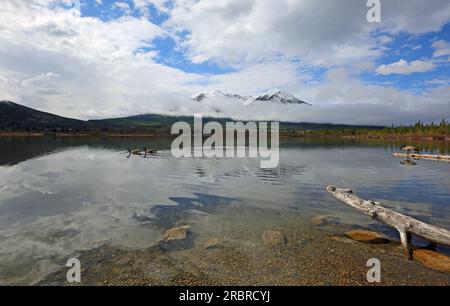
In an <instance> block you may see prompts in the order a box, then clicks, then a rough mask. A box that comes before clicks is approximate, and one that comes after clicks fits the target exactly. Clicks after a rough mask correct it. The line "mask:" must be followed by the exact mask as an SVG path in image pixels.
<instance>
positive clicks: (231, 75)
mask: <svg viewBox="0 0 450 306" xmlns="http://www.w3.org/2000/svg"><path fill="white" fill-rule="evenodd" d="M368 10H369V8H368V7H367V5H366V0H320V1H317V0H277V1H273V0H220V1H219V0H170V1H167V0H121V1H114V0H81V2H79V1H74V0H1V1H0V100H5V99H6V100H12V101H15V102H18V103H22V104H24V105H27V106H30V107H34V108H38V109H40V110H44V111H49V112H54V113H57V114H61V115H64V116H69V117H75V118H81V119H91V118H105V117H117V116H126V115H133V114H140V113H167V114H168V113H177V114H178V113H179V114H181V113H183V114H191V113H193V112H198V111H201V109H200V110H199V109H198V107H199V106H198V105H195V103H193V101H192V100H190V97H191V96H192V95H194V94H197V93H199V92H202V91H209V90H214V89H220V90H222V91H224V92H229V93H238V94H242V95H254V94H260V93H262V92H265V91H267V90H269V89H271V88H274V87H276V88H280V89H282V90H285V91H288V92H291V93H293V94H294V95H296V96H297V97H298V98H300V99H302V100H305V101H308V102H310V103H311V104H313V105H314V106H313V107H306V106H286V107H270V108H265V109H251V110H250V111H249V110H248V109H245V110H242V109H240V108H236V107H235V108H233V109H231V110H230V115H232V116H235V117H239V116H250V115H251V116H253V117H257V118H258V119H277V120H298V121H310V122H334V123H362V124H391V123H395V124H400V123H411V122H415V121H417V120H423V121H430V120H440V119H441V118H447V119H450V84H449V83H450V1H448V0H428V1H423V0H408V1H405V0H384V1H383V0H381V22H380V23H369V22H368V21H367V18H366V15H367V11H368Z"/></svg>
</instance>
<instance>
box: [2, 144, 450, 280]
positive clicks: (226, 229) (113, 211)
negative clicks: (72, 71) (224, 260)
mask: <svg viewBox="0 0 450 306" xmlns="http://www.w3.org/2000/svg"><path fill="white" fill-rule="evenodd" d="M403 144H404V143H396V142H395V141H356V140H339V139H334V140H325V139H319V140H315V139H285V140H282V141H281V144H280V146H281V147H280V164H279V167H278V168H276V169H261V168H259V162H258V160H257V159H252V158H221V159H215V158H211V159H208V158H197V159H196V158H186V159H175V158H173V157H172V155H171V151H170V140H167V139H158V138H125V137H124V138H108V137H105V138H75V137H73V138H54V137H36V138H20V137H17V138H7V137H3V138H0V284H33V283H36V282H39V281H42V280H45V279H46V277H48V275H49V274H51V273H56V272H57V271H64V269H63V268H62V267H64V265H65V261H66V260H67V259H68V258H70V257H77V256H79V255H80V254H89V253H85V252H89V251H91V252H97V253H96V254H97V255H98V254H100V255H98V256H103V255H101V254H104V253H105V252H102V251H97V250H99V248H100V249H101V248H102V247H105V246H107V247H109V248H113V249H114V250H116V251H117V250H121V251H120V252H122V251H124V250H125V251H129V252H141V251H143V250H149V249H151V250H153V251H152V252H156V251H154V250H155V249H154V247H155V246H158V245H159V242H160V240H161V237H162V236H163V235H164V232H165V231H166V230H168V229H170V228H173V227H175V226H178V225H186V224H187V225H190V226H192V228H193V232H194V234H195V235H194V237H193V238H194V239H193V242H192V245H191V246H189V247H187V249H193V250H195V249H200V248H201V247H200V246H201V245H202V244H203V243H204V242H205V241H206V240H208V239H211V238H214V237H217V238H218V239H219V240H220V241H223V244H224V249H225V250H228V249H227V246H229V247H230V250H231V247H232V248H233V250H239V252H244V253H245V252H250V251H251V252H252V254H253V255H252V256H253V257H252V258H253V259H252V262H251V264H252V267H251V268H250V267H249V268H248V269H249V271H253V272H252V273H255V275H253V276H248V277H249V279H248V283H254V282H253V280H254V279H258V275H257V274H258V273H257V272H255V271H257V270H256V266H258V265H259V264H260V262H259V259H258V258H260V257H261V256H260V255H261V254H264V253H263V250H264V248H263V247H262V246H261V241H260V240H261V233H262V232H263V231H264V230H267V229H277V230H283V231H284V230H286V231H288V232H289V233H293V232H296V231H297V230H299V231H300V230H301V231H303V232H302V233H303V234H304V235H305V236H307V237H309V238H308V239H306V238H304V237H303V238H302V237H300V236H299V237H300V238H298V239H297V238H295V237H296V236H295V235H294V234H292V235H293V236H292V237H294V238H292V239H290V240H289V239H288V240H289V241H291V242H292V241H306V242H305V244H306V243H307V241H314V240H315V237H325V236H330V235H340V234H342V233H343V232H344V231H345V230H346V229H352V228H366V229H374V230H377V231H380V232H383V233H384V234H385V235H387V236H388V237H391V238H393V239H398V238H397V237H396V233H395V232H394V231H393V230H391V229H390V228H389V227H387V226H384V225H383V224H381V223H379V222H376V221H372V220H370V218H368V217H366V216H364V215H362V214H361V213H359V212H358V211H356V210H354V209H352V208H350V207H348V206H346V205H345V204H343V203H341V202H339V201H338V200H336V199H335V198H333V197H332V196H331V195H330V194H328V193H327V192H326V189H325V188H326V186H327V185H337V186H339V187H344V188H351V189H353V190H354V192H355V193H356V194H358V195H359V196H361V197H362V198H366V199H371V200H377V201H381V202H382V203H383V204H384V205H385V206H386V207H390V208H392V209H394V210H396V211H398V212H402V213H405V214H408V215H411V216H414V217H415V218H417V219H419V220H422V221H425V222H428V223H431V224H433V225H437V226H440V227H444V228H447V229H450V175H449V174H450V163H445V162H435V161H425V160H418V161H416V165H413V166H406V165H403V164H401V163H400V161H401V159H398V158H394V157H393V156H392V152H395V151H399V148H400V146H401V145H403ZM416 145H417V146H419V147H420V148H421V149H423V150H424V151H426V152H434V153H436V152H440V153H448V152H449V144H448V143H445V142H444V143H418V144H416ZM142 147H148V148H153V149H158V153H157V154H155V155H150V156H148V157H147V158H142V157H139V156H130V157H129V156H128V153H127V150H128V148H142ZM321 215H332V216H335V217H336V218H338V219H339V224H334V225H330V226H325V227H314V226H311V223H310V222H309V220H310V219H311V218H312V217H314V216H321ZM298 235H300V234H298ZM288 238H289V237H288ZM317 239H319V238H317ZM320 239H322V238H320ZM291 242H290V243H291ZM415 243H416V244H418V245H420V244H423V243H424V242H423V241H419V240H415ZM322 245H323V244H322ZM292 247H294V245H293V246H292ZM295 247H300V244H296V245H295ZM336 249H337V250H339V247H336ZM442 250H443V252H448V250H447V249H442ZM323 251H324V252H325V249H324V250H323ZM117 252H119V251H117ZM192 252H193V251H192ZM198 252H200V250H199V251H198ZM201 252H203V251H201ZM215 252H219V253H220V252H221V251H220V249H219V250H218V251H215ZM224 252H225V251H224ZM230 252H231V251H230ZM305 252H306V251H305ZM355 252H357V251H355ZM368 252H369V251H368ZM120 254H122V253H120ZM120 254H119V255H117V256H123V257H122V259H123V258H126V256H125V255H123V254H122V255H120ZM133 254H137V253H133ZM158 254H159V253H158ZM193 254H194V253H189V250H187V251H183V250H181V251H176V250H175V251H165V252H162V253H161V254H160V255H157V256H165V257H167V258H171V260H173V261H174V262H175V261H176V263H177V266H178V268H179V269H181V270H184V271H186V270H187V269H188V267H192V265H197V266H198V267H200V268H199V269H204V272H202V273H204V274H203V275H209V276H208V277H209V279H210V280H211V282H212V283H226V282H225V281H224V282H219V277H218V278H217V279H215V278H214V277H213V276H212V275H213V274H212V273H213V272H211V271H209V270H208V269H209V268H206V267H203V266H202V263H200V262H199V261H201V259H198V258H197V259H195V258H194V255H193ZM199 254H200V253H199ZM202 254H203V253H202ZM297 254H302V256H306V255H303V253H298V252H297ZM105 256H106V255H105ZM130 256H131V255H130ZM136 256H137V255H136ZM155 256H156V255H155ZM196 256H197V255H196ZM208 256H209V255H208ZM211 256H218V255H217V254H216V255H211ZM233 256H234V255H233ZM248 256H250V255H248ZM280 256H283V255H280ZM299 256H300V255H299ZM324 256H325V255H324ZM330 256H331V255H330ZM101 258H102V257H101ZM286 258H287V259H286V261H287V263H289V258H290V257H286ZM303 259H304V260H306V258H305V257H298V258H296V259H295V260H297V261H299V262H301V261H302V260H303ZM106 260H107V259H106V257H105V261H106ZM205 260H207V259H205ZM211 260H212V259H211ZM214 260H215V261H214V262H218V259H217V258H215V259H214ZM265 260H266V259H261V262H264V263H265ZM292 260H293V259H292ZM100 261H101V260H100ZM212 262H213V261H212ZM82 264H83V261H82ZM135 264H136V263H135ZM89 265H93V264H92V263H89ZM124 265H126V264H124ZM136 265H137V264H136ZM210 267H211V266H210ZM363 268H364V267H363ZM105 269H106V268H105ZM189 269H190V268H189ZM218 269H221V270H222V272H224V273H225V274H226V273H227V272H230V271H232V269H234V268H228V266H227V265H225V264H224V265H222V266H221V267H220V268H218ZM280 269H281V268H280ZM305 269H306V268H305ZM393 269H394V268H393ZM405 269H406V272H408V271H409V270H407V269H409V268H405ZM411 269H412V268H411ZM414 269H415V268H414ZM417 269H421V268H419V267H417ZM158 271H159V272H155V273H159V275H160V276H159V277H160V278H164V277H165V275H168V274H165V271H164V267H160V268H158ZM202 271H203V270H202ZM205 271H206V272H205ZM421 271H422V270H421ZM61 273H62V272H61ZM98 273H100V272H98ZM108 273H109V272H108ZM111 273H112V272H111ZM117 273H119V272H117ZM120 273H125V272H120ZM174 273H175V272H174ZM192 273H194V272H192ZM208 273H210V274H208ZM214 273H215V272H214ZM230 273H231V272H230ZM299 273H300V272H299ZM430 273H431V272H430ZM194 274H195V273H194ZM250 274H251V273H250V272H249V275H250ZM98 275H100V274H98ZM152 275H156V274H152ZM214 275H215V274H214ZM299 275H300V276H301V274H299ZM300 276H296V277H300ZM154 277H156V276H154ZM205 277H206V276H205ZM230 277H236V279H238V278H237V276H234V275H232V276H230ZM252 277H253V278H252ZM324 277H325V276H324ZM438 277H440V276H438ZM244 278H245V277H244ZM280 278H281V276H280ZM99 279H100V276H99ZM199 279H201V277H200V276H199ZM445 279H446V278H445V277H444V280H445ZM447 280H448V278H447ZM102 281H103V279H102ZM171 281H172V279H168V280H167V282H169V283H170V282H171ZM275 281H276V276H273V277H272V278H271V279H270V280H269V279H268V280H267V281H266V282H264V283H267V284H272V283H274V282H275ZM317 282H318V281H317ZM317 282H315V281H311V283H313V284H315V283H317ZM93 283H95V281H93ZM244 283H245V281H244ZM300 283H301V282H300Z"/></svg>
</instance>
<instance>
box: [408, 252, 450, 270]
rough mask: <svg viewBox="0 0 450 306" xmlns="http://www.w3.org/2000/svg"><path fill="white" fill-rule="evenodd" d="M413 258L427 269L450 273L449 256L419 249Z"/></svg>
mask: <svg viewBox="0 0 450 306" xmlns="http://www.w3.org/2000/svg"><path fill="white" fill-rule="evenodd" d="M413 258H414V259H415V260H417V261H418V262H420V263H421V264H422V265H424V266H425V267H427V268H430V269H433V270H437V271H440V272H446V273H450V257H449V256H446V255H444V254H441V253H438V252H435V251H431V250H427V249H418V250H414V251H413Z"/></svg>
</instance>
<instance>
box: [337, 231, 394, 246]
mask: <svg viewBox="0 0 450 306" xmlns="http://www.w3.org/2000/svg"><path fill="white" fill-rule="evenodd" d="M345 236H347V237H348V238H350V239H353V240H356V241H359V242H363V243H373V244H382V243H390V240H389V239H387V238H386V237H384V236H383V235H382V234H380V233H377V232H373V231H365V230H353V231H348V232H346V233H345Z"/></svg>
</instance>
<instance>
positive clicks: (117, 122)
mask: <svg viewBox="0 0 450 306" xmlns="http://www.w3.org/2000/svg"><path fill="white" fill-rule="evenodd" d="M179 121H185V122H188V123H193V116H173V115H160V114H151V113H150V114H141V115H134V116H128V117H122V118H109V119H98V120H87V121H84V120H78V119H72V118H66V117H62V116H58V115H55V114H52V113H47V112H43V111H39V110H36V109H33V108H30V107H27V106H24V105H21V104H17V103H14V102H11V101H0V131H27V130H32V131H49V132H55V131H56V132H57V131H65V132H83V131H88V132H89V131H96V132H109V131H115V132H120V131H133V132H139V131H153V130H158V129H162V130H164V131H167V130H170V128H171V125H172V124H174V123H175V122H179ZM203 121H204V122H205V123H206V122H208V121H218V122H220V123H225V122H228V121H236V120H233V119H232V118H228V117H204V118H203ZM238 121H244V122H246V121H248V120H238ZM346 127H348V128H382V127H381V126H374V125H346V124H332V123H312V122H280V128H285V129H290V128H292V129H306V130H308V129H310V130H318V129H334V128H336V129H337V128H346Z"/></svg>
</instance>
